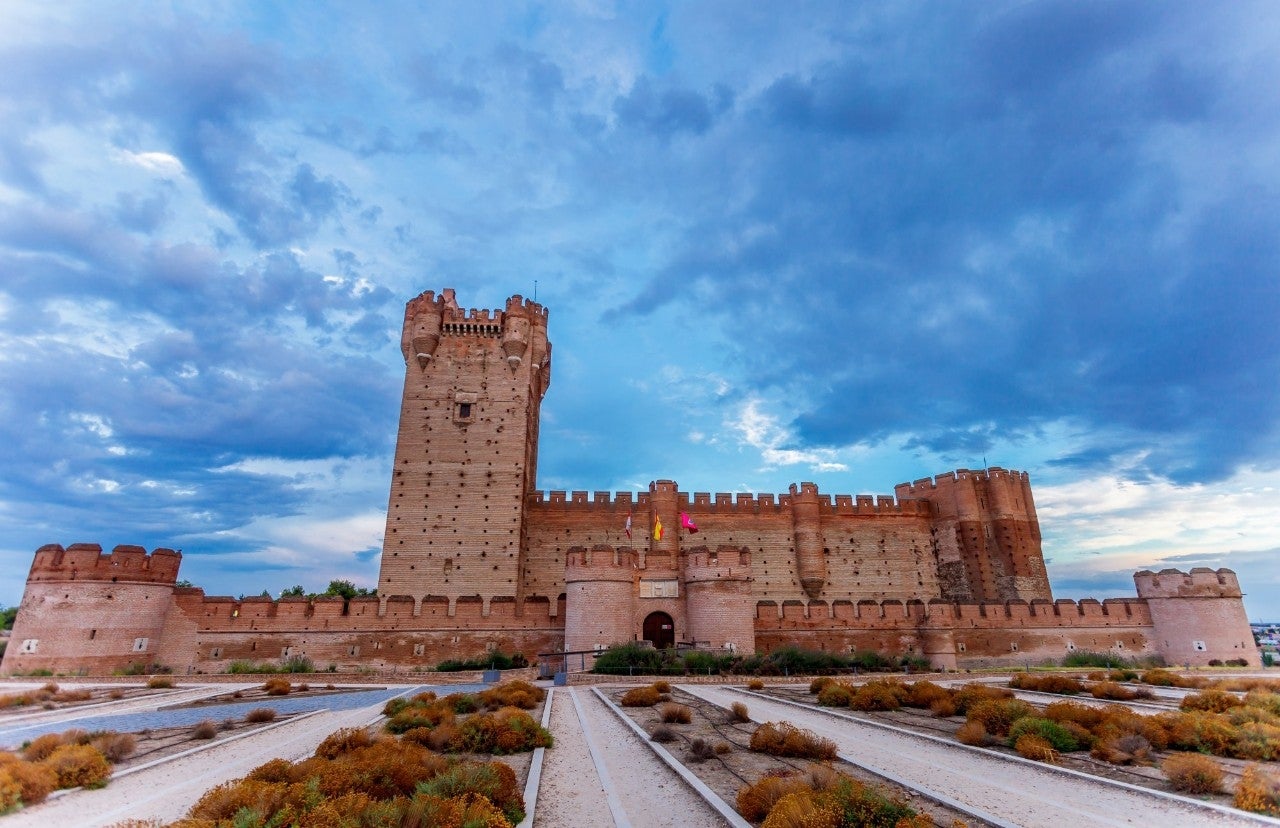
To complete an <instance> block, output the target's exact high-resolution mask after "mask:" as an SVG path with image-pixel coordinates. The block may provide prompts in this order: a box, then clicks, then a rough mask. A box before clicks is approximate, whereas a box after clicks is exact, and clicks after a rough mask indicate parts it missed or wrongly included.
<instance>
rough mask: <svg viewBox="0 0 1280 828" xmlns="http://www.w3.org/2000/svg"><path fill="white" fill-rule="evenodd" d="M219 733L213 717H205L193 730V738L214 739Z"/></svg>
mask: <svg viewBox="0 0 1280 828" xmlns="http://www.w3.org/2000/svg"><path fill="white" fill-rule="evenodd" d="M217 735H218V726H217V725H216V724H214V723H213V720H211V719H205V720H204V721H203V722H201V723H200V724H198V725H196V726H195V728H194V729H193V730H192V731H191V738H192V739H212V738H213V737H214V736H217Z"/></svg>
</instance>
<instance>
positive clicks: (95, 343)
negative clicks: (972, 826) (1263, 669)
mask: <svg viewBox="0 0 1280 828" xmlns="http://www.w3.org/2000/svg"><path fill="white" fill-rule="evenodd" d="M186 5H197V4H161V3H150V4H138V3H97V2H83V3H75V2H66V3H5V4H4V5H3V6H0V441H2V443H3V446H4V448H3V450H0V555H3V556H4V560H5V561H6V562H7V564H8V565H7V566H5V567H4V568H3V570H2V571H0V603H4V604H12V603H16V602H17V601H18V599H19V598H20V596H21V590H22V582H23V578H24V575H25V572H26V568H27V566H28V565H29V561H30V556H31V553H32V552H33V550H34V549H35V548H36V547H37V546H39V545H41V544H44V543H49V542H58V543H63V544H70V543H72V542H76V541H96V542H99V543H101V544H103V546H105V547H108V548H109V547H110V546H113V545H115V544H119V543H137V544H143V545H145V546H147V547H148V548H150V547H154V546H160V545H165V546H173V547H177V548H181V549H182V550H183V552H184V555H185V558H184V563H183V573H184V575H185V576H186V577H188V578H190V579H191V580H193V581H195V582H196V583H197V584H200V585H203V586H205V587H206V588H207V589H208V590H209V591H211V592H218V593H227V594H239V593H248V594H257V593H259V592H261V591H262V590H263V589H269V590H271V591H272V592H278V591H279V590H280V589H282V588H284V587H287V586H290V585H292V584H295V583H299V584H302V585H304V586H306V587H307V588H308V589H322V588H323V587H324V585H325V584H326V583H327V582H328V580H329V579H330V578H335V577H344V578H350V579H352V580H354V581H356V582H357V583H361V584H366V585H373V584H374V583H375V581H376V576H377V564H378V553H379V549H380V545H381V535H382V529H383V520H384V510H385V506H386V497H387V488H388V481H389V469H390V466H391V454H392V449H393V442H394V436H395V427H396V417H397V409H398V394H399V389H400V383H401V378H402V373H401V372H402V371H403V361H402V357H401V355H400V351H399V347H398V342H399V325H400V320H401V317H402V312H403V303H404V302H405V301H406V300H407V299H408V298H410V297H411V296H414V295H416V294H418V293H420V292H421V291H423V290H427V289H436V290H438V289H440V288H443V287H449V286H451V287H455V288H456V289H457V292H458V298H459V301H460V303H461V304H463V305H465V306H469V307H499V306H501V305H502V303H503V302H504V300H505V298H506V297H507V296H509V295H511V294H515V293H520V294H523V295H526V296H528V295H532V294H533V293H534V292H535V291H536V294H537V298H538V300H539V301H541V302H543V303H545V304H546V305H548V306H549V307H550V308H551V336H552V340H553V341H554V343H555V346H556V355H557V364H556V373H555V376H554V379H553V383H552V386H551V390H550V392H549V394H548V396H547V399H546V402H545V404H544V407H543V422H544V425H543V441H542V446H541V461H540V467H539V474H540V475H541V479H540V481H539V482H540V486H541V487H542V488H544V489H553V488H563V489H588V490H590V489H601V490H603V489H611V490H639V489H644V488H647V485H648V483H649V481H650V480H653V479H655V478H673V479H675V480H677V481H679V482H680V484H681V487H682V488H684V489H686V490H689V491H713V492H714V491H766V492H778V491H784V490H785V489H786V486H787V484H788V483H791V482H797V481H802V480H812V481H815V482H817V483H818V485H819V487H820V488H821V489H822V490H824V491H827V492H832V493H837V492H838V493H873V494H880V493H889V492H892V490H893V486H894V484H896V483H899V482H903V481H908V480H914V479H918V478H921V477H925V476H928V475H932V474H936V473H939V472H943V471H946V470H949V469H954V468H962V467H968V468H978V467H981V466H982V465H983V464H984V463H987V464H990V465H1001V466H1004V467H1007V468H1016V469H1022V470H1025V471H1028V472H1029V473H1030V474H1031V476H1032V483H1033V486H1034V487H1035V492H1036V495H1037V500H1038V506H1039V514H1040V520H1041V525H1042V528H1043V530H1044V535H1045V555H1046V557H1047V558H1048V559H1049V561H1050V574H1051V577H1052V579H1053V583H1054V587H1055V594H1056V595H1057V596H1059V597H1080V596H1086V595H1093V596H1097V597H1109V596H1119V595H1131V594H1133V582H1132V579H1131V573H1132V572H1133V571H1134V570H1135V569H1139V568H1144V567H1154V568H1162V567H1167V566H1177V567H1180V568H1184V569H1185V568H1189V567H1191V566H1211V567H1218V566H1229V567H1232V568H1234V569H1236V570H1237V571H1238V572H1239V573H1241V576H1242V580H1243V581H1244V584H1245V588H1246V590H1247V592H1248V593H1249V595H1248V597H1247V598H1246V603H1247V607H1248V610H1249V615H1250V618H1252V619H1260V618H1264V617H1266V618H1277V617H1280V566H1277V565H1276V563H1275V562H1276V561H1277V560H1280V537H1278V533H1277V525H1278V524H1280V520H1278V519H1277V514H1280V512H1278V511H1277V502H1280V428H1278V423H1280V419H1278V417H1277V404H1278V403H1280V381H1278V380H1280V333H1278V332H1277V320H1280V273H1278V272H1277V270H1278V268H1280V264H1278V263H1280V255H1278V254H1280V94H1278V93H1277V86H1276V79H1277V78H1280V6H1277V5H1276V4H1274V3H1269V2H1259V3H1247V2H1238V3H1230V4H1216V5H1213V6H1211V7H1206V6H1203V5H1202V4H1198V3H1191V2H1183V3H1160V4H1152V3H1145V2H1144V3H1125V2H1102V3H1092V2H1060V3H1054V2H1049V3H1023V2H1010V3H998V2H990V3H971V4H955V3H941V4H915V3H889V4H865V5H853V4H848V3H843V2H835V3H797V2H786V3H747V4H744V3H737V2H732V3H730V2H725V3H718V2H697V3H687V2H682V3H669V4H664V3H660V2H646V3H618V4H613V3H608V2H593V1H592V0H579V2H564V3H554V4H545V5H544V4H539V3H517V2H501V3H493V4H487V5H486V4H480V3H471V2H467V3H453V4H451V3H441V4H430V8H429V9H428V10H425V11H424V10H423V9H422V8H421V5H422V4H408V3H406V4H394V3H377V4H372V5H369V4H357V5H352V4H346V3H334V4H332V5H327V4H322V3H306V4H301V3H297V4H268V3H258V2H235V0H226V2H216V3H208V4H199V5H202V6H204V8H203V9H196V10H193V9H190V8H184V6H186Z"/></svg>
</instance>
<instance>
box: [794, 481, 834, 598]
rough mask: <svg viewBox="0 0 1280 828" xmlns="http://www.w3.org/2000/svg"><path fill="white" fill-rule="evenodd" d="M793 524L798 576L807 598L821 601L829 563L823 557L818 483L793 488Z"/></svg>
mask: <svg viewBox="0 0 1280 828" xmlns="http://www.w3.org/2000/svg"><path fill="white" fill-rule="evenodd" d="M791 521H792V526H793V528H794V533H795V544H796V575H797V576H799V578H800V586H801V588H803V589H804V594H805V595H808V596H809V597H810V598H817V597H818V596H819V595H820V594H821V593H822V587H823V586H825V585H826V583H827V561H826V557H825V556H824V555H823V554H822V521H821V517H820V512H819V506H818V487H817V485H816V484H814V483H801V484H800V486H799V488H797V487H796V484H794V483H792V484H791Z"/></svg>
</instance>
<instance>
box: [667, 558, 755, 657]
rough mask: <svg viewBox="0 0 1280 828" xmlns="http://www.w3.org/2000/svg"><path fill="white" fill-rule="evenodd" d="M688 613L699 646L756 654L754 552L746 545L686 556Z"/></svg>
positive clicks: (686, 607)
mask: <svg viewBox="0 0 1280 828" xmlns="http://www.w3.org/2000/svg"><path fill="white" fill-rule="evenodd" d="M684 583H685V612H686V616H687V618H688V625H689V638H690V639H691V640H693V641H694V642H695V643H697V644H698V645H705V646H709V647H713V648H720V647H722V648H724V649H728V650H735V651H737V652H740V653H753V652H755V649H756V636H755V609H756V604H755V601H754V600H752V596H751V553H750V552H749V551H747V548H746V547H745V546H729V545H720V546H717V547H716V549H715V551H712V550H710V549H708V548H707V547H705V546H702V547H698V548H696V549H691V550H689V551H688V553H686V554H685V556H684Z"/></svg>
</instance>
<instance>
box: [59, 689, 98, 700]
mask: <svg viewBox="0 0 1280 828" xmlns="http://www.w3.org/2000/svg"><path fill="white" fill-rule="evenodd" d="M92 697H93V694H92V693H90V692H89V691H88V690H61V691H59V692H57V693H54V694H53V700H54V701H56V702H80V701H88V700H89V699H90V698H92Z"/></svg>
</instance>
